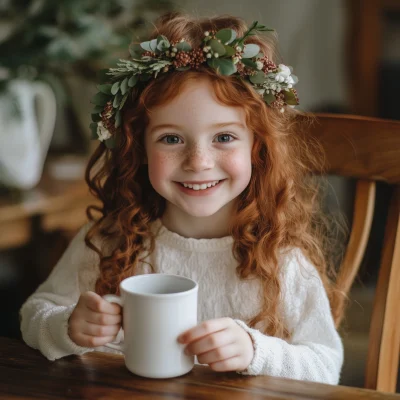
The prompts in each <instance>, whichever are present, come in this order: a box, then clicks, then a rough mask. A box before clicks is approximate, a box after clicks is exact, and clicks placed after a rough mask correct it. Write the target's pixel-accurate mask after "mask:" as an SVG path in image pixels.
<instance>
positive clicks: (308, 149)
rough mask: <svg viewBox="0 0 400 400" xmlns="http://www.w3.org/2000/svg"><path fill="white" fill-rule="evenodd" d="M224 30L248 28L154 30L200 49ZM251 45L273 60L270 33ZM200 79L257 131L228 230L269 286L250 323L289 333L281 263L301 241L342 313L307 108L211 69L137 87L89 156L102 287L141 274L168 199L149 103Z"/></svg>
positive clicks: (112, 287) (178, 19)
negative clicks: (152, 160)
mask: <svg viewBox="0 0 400 400" xmlns="http://www.w3.org/2000/svg"><path fill="white" fill-rule="evenodd" d="M222 28H231V29H234V30H236V32H237V34H238V35H239V36H241V35H242V34H243V33H244V32H245V31H246V29H247V27H246V25H245V24H244V22H243V21H242V20H241V19H238V18H234V17H230V16H224V17H217V18H213V19H205V20H196V21H194V20H192V19H190V18H189V17H187V16H184V15H181V14H168V15H166V16H164V17H161V18H160V19H159V20H158V22H157V24H156V31H155V32H154V35H153V37H156V36H157V34H163V35H165V36H167V37H168V38H169V40H170V41H172V42H174V41H179V40H180V39H181V38H185V40H186V41H187V42H189V43H191V44H192V46H193V47H197V46H199V45H200V43H201V39H202V37H203V32H204V31H207V30H219V29H222ZM248 42H251V43H257V44H259V45H260V47H261V49H262V51H263V52H264V54H266V55H268V56H269V57H270V59H272V60H274V58H275V52H274V45H273V41H271V39H267V38H264V37H260V36H251V37H250V38H249V39H248ZM199 78H202V79H207V80H209V81H210V82H211V83H212V87H213V89H214V92H215V95H216V97H217V99H218V101H220V102H221V103H222V104H225V105H227V106H233V107H242V108H243V109H244V111H245V114H246V122H247V126H248V128H249V129H250V130H251V131H252V132H253V133H254V145H253V149H252V164H253V165H252V176H251V180H250V183H249V185H248V187H247V188H246V189H245V190H244V191H243V193H241V195H240V196H239V198H238V201H237V208H236V211H235V215H234V216H233V218H232V221H233V223H232V226H230V227H229V230H230V234H231V235H232V236H233V238H234V245H233V252H234V255H235V257H236V259H237V260H238V267H237V273H238V274H239V276H240V277H241V278H242V279H246V278H248V277H256V278H258V279H259V280H260V282H261V284H262V288H263V307H262V311H261V312H260V313H259V314H258V315H255V316H254V318H252V320H251V321H248V322H249V325H250V326H256V325H257V324H259V323H261V325H262V326H263V330H264V331H265V332H266V333H268V334H270V335H274V336H279V337H287V336H288V332H287V330H286V327H285V326H284V323H283V321H282V316H281V315H280V313H279V301H280V293H281V287H280V280H279V272H280V271H279V266H280V264H279V261H280V257H281V253H282V250H285V249H293V248H300V249H301V250H302V251H303V253H304V254H305V256H306V257H307V258H308V259H309V260H310V261H311V262H312V263H313V264H314V265H315V267H316V269H317V270H318V272H319V274H320V276H321V279H322V281H323V283H324V286H325V289H326V291H327V293H328V296H329V298H330V301H331V307H332V311H333V313H334V318H335V319H338V318H339V317H340V315H338V313H341V312H342V311H338V310H341V309H340V307H339V306H338V305H339V302H340V294H339V292H338V291H337V290H336V288H335V286H334V283H333V275H334V273H333V271H334V269H333V263H332V262H330V261H329V260H330V258H329V257H327V254H326V251H325V250H326V248H327V245H328V244H329V243H330V241H329V240H328V237H327V233H326V232H327V230H326V227H327V225H326V224H325V222H324V220H323V218H322V213H321V212H320V211H319V208H320V207H319V201H320V200H319V189H318V184H317V182H316V181H315V179H314V178H313V177H312V175H311V171H312V170H317V169H320V160H321V155H322V154H321V152H320V150H319V147H318V146H317V145H312V144H311V143H306V142H305V141H303V139H302V138H301V137H302V135H300V132H301V129H304V127H303V126H300V123H299V119H298V118H296V117H297V115H298V114H299V112H297V111H294V110H292V109H290V108H289V107H287V108H288V109H287V110H286V111H285V113H281V112H280V111H279V110H276V109H273V108H270V107H267V106H266V105H265V103H264V102H263V100H262V98H261V96H260V95H259V94H257V93H256V92H255V91H254V89H253V88H252V87H251V86H250V85H249V84H247V83H245V82H244V81H242V80H240V79H238V78H237V77H230V76H221V75H218V74H217V73H216V72H215V71H214V70H212V69H210V68H207V67H204V68H200V69H199V70H198V71H194V70H189V71H182V72H180V71H174V72H170V73H167V74H162V75H160V76H159V77H157V79H153V80H151V81H150V82H149V83H148V85H147V86H146V87H145V88H144V89H143V90H142V91H141V92H137V93H134V94H133V96H132V98H131V99H130V102H129V103H128V105H127V106H126V107H125V109H126V111H125V112H124V116H123V121H124V126H123V132H122V135H121V137H119V142H118V145H117V146H116V148H114V149H113V150H112V151H110V150H108V149H106V147H105V146H104V145H103V144H102V143H101V144H99V146H98V148H97V149H96V151H95V152H94V154H93V156H92V158H91V160H90V162H89V165H88V168H87V171H86V180H87V182H88V185H89V187H90V189H91V191H92V192H93V193H94V194H95V195H96V196H97V197H98V198H99V199H100V200H101V201H102V203H103V207H102V209H97V210H98V211H100V212H101V217H100V218H98V219H97V220H96V219H95V218H94V217H93V215H92V213H91V211H92V210H93V209H96V208H95V207H89V209H88V214H89V216H90V218H91V219H92V220H95V223H94V224H93V226H92V227H91V229H90V230H89V232H88V234H87V236H86V243H87V245H88V246H89V247H90V248H92V249H93V250H95V251H96V252H97V253H98V254H99V255H100V275H99V278H98V279H97V282H96V292H97V293H99V294H105V293H118V291H119V283H120V282H121V281H122V280H123V279H124V278H126V277H128V276H131V275H134V274H135V273H136V271H137V266H138V263H139V262H141V261H143V259H144V258H145V257H146V255H147V254H148V252H151V251H153V249H154V243H155V238H154V235H153V233H152V232H151V230H150V223H151V222H152V221H154V220H156V219H157V218H160V217H161V216H162V214H163V211H164V207H165V200H164V199H163V198H162V197H161V196H160V195H159V194H158V193H157V192H156V191H155V190H154V189H153V188H152V186H151V184H150V182H149V178H148V172H147V165H146V164H144V163H143V154H144V152H145V148H144V132H145V129H146V126H147V124H148V121H149V112H148V110H151V108H152V107H155V106H159V105H162V104H165V103H167V102H168V101H171V100H172V99H173V98H175V97H176V96H177V95H179V93H180V91H181V90H182V89H183V88H184V87H185V86H186V85H190V84H191V82H194V81H195V80H198V79H199ZM303 120H304V119H303ZM95 236H100V237H102V238H104V239H105V240H109V241H110V242H112V243H115V244H116V245H115V248H114V249H113V250H112V252H111V255H106V254H103V252H102V250H101V249H99V248H97V247H96V246H95V245H94V243H93V240H92V239H93V238H94V237H95ZM335 312H336V314H335Z"/></svg>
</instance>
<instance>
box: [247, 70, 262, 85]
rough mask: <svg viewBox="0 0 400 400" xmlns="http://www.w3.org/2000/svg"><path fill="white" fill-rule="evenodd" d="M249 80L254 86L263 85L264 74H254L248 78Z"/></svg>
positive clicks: (259, 72)
mask: <svg viewBox="0 0 400 400" xmlns="http://www.w3.org/2000/svg"><path fill="white" fill-rule="evenodd" d="M249 80H250V82H251V83H255V84H261V83H264V81H265V74H264V72H262V71H258V72H257V73H256V74H254V75H251V76H250V77H249Z"/></svg>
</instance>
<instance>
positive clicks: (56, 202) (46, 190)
mask: <svg viewBox="0 0 400 400" xmlns="http://www.w3.org/2000/svg"><path fill="white" fill-rule="evenodd" d="M89 204H98V202H97V201H96V200H95V199H94V197H93V196H92V195H91V194H90V193H89V188H88V186H87V185H86V182H85V181H84V179H83V175H82V177H81V178H79V179H70V180H60V179H55V178H53V177H51V176H50V174H48V173H46V171H45V172H44V174H43V177H42V179H41V181H40V182H39V184H38V185H37V186H36V187H35V188H33V189H31V190H27V191H24V192H22V193H20V194H19V195H18V196H5V195H2V196H0V227H1V229H0V250H3V249H4V250H5V249H10V248H13V247H19V246H22V245H24V244H27V243H28V242H30V241H31V240H32V238H35V236H37V235H38V234H40V233H43V232H53V231H56V230H60V231H64V232H67V233H68V232H71V235H73V234H74V233H75V232H76V230H78V229H79V228H80V227H81V226H82V225H83V224H84V223H85V222H87V217H86V207H87V206H88V205H89Z"/></svg>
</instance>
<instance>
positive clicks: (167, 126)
mask: <svg viewBox="0 0 400 400" xmlns="http://www.w3.org/2000/svg"><path fill="white" fill-rule="evenodd" d="M227 126H237V127H238V128H241V129H246V127H245V126H244V125H243V124H242V123H241V122H235V121H232V122H219V123H217V124H212V125H209V126H208V128H209V129H220V128H225V127H227ZM180 128H181V127H180V126H179V125H174V124H160V125H156V126H153V128H152V129H151V130H150V132H149V133H150V134H153V133H154V132H155V131H158V130H160V129H180Z"/></svg>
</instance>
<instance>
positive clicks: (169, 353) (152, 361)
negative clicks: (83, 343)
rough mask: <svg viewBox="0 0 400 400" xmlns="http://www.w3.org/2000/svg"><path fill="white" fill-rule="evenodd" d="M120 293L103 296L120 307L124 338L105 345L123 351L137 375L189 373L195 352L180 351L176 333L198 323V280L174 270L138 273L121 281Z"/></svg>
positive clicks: (165, 376) (164, 375)
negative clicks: (190, 354) (122, 341)
mask: <svg viewBox="0 0 400 400" xmlns="http://www.w3.org/2000/svg"><path fill="white" fill-rule="evenodd" d="M120 293H121V297H119V296H114V295H105V296H103V297H104V299H105V300H107V301H109V302H112V303H117V304H119V305H121V306H122V308H123V311H122V312H123V329H124V343H123V345H121V344H114V343H108V344H107V345H106V346H107V347H110V348H112V349H117V350H120V351H122V352H123V353H124V355H125V364H126V367H127V368H128V369H129V370H130V371H131V372H133V373H134V374H136V375H140V376H144V377H147V378H172V377H175V376H180V375H183V374H186V373H187V372H189V371H190V370H191V369H192V368H193V365H194V357H193V356H187V355H186V354H184V346H183V345H181V344H180V343H178V341H177V338H178V336H179V335H180V334H181V333H183V332H184V331H185V330H187V329H190V328H193V327H194V326H196V324H197V293H198V285H197V283H196V282H195V281H193V280H191V279H189V278H185V277H183V276H178V275H168V274H145V275H136V276H132V277H130V278H127V279H124V280H123V281H122V282H121V284H120Z"/></svg>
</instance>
